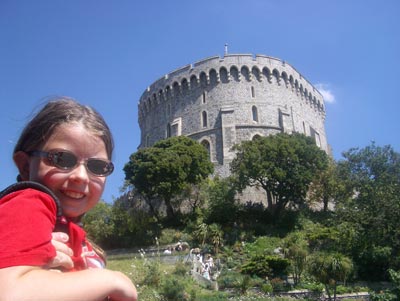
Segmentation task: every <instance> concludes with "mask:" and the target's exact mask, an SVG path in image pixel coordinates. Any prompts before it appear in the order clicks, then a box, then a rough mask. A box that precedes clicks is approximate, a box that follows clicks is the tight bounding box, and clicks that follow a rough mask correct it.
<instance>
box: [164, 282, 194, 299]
mask: <svg viewBox="0 0 400 301" xmlns="http://www.w3.org/2000/svg"><path fill="white" fill-rule="evenodd" d="M161 291H162V293H161V294H162V295H163V296H164V297H165V299H166V300H168V301H189V300H190V295H189V294H188V293H186V291H185V285H184V284H183V283H182V282H180V281H179V280H178V279H176V278H167V279H166V281H165V283H164V284H163V286H162V290H161Z"/></svg>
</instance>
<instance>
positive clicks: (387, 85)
mask: <svg viewBox="0 0 400 301" xmlns="http://www.w3.org/2000/svg"><path fill="white" fill-rule="evenodd" d="M0 43H1V44H0V100H1V110H0V127H1V131H0V142H1V145H2V146H1V148H0V167H1V177H0V187H5V186H6V185H9V184H11V183H13V182H14V180H15V176H16V175H17V171H16V168H15V167H14V165H13V163H12V160H11V157H12V150H13V147H14V144H15V142H16V140H17V139H18V137H19V134H20V132H21V130H22V128H23V126H24V125H25V123H26V122H27V121H28V120H29V117H30V116H31V113H32V111H33V110H34V109H36V108H37V107H38V106H40V105H41V103H42V102H43V98H44V97H47V96H50V95H67V96H71V97H74V98H76V99H78V100H79V101H80V102H82V103H85V104H89V105H92V106H94V107H95V108H96V109H97V110H98V111H100V112H101V113H102V115H103V116H104V117H105V119H106V120H107V122H108V123H109V125H110V127H111V129H112V131H113V133H114V138H115V143H116V148H115V156H114V162H115V165H116V171H115V172H114V174H113V175H111V176H110V177H109V178H108V183H107V188H106V190H105V192H104V194H103V198H104V199H105V200H106V201H107V202H111V201H112V200H113V198H116V197H118V195H119V194H120V193H119V189H120V187H121V186H122V184H123V181H124V173H123V171H122V168H123V166H124V164H125V163H126V162H127V161H128V160H129V155H130V154H131V153H133V152H135V151H136V150H137V146H138V145H139V139H140V130H139V126H138V121H137V102H138V100H139V98H140V96H141V94H142V93H143V91H144V90H145V89H146V88H147V86H149V85H150V84H151V83H152V82H154V81H155V80H157V79H158V78H160V77H162V76H163V75H164V74H166V73H169V72H171V71H173V70H175V69H177V68H179V67H181V66H184V65H186V64H189V63H194V62H196V61H198V60H201V59H203V58H207V57H210V56H214V55H220V56H222V55H223V53H224V44H225V43H227V44H228V45H229V46H228V51H229V53H248V54H263V55H269V56H273V57H277V58H280V59H283V60H285V61H286V62H288V63H289V64H291V65H292V66H293V67H295V68H296V69H297V70H298V71H299V72H300V73H302V75H303V76H305V77H306V78H307V79H308V80H309V81H310V82H311V83H312V84H314V85H315V86H317V87H319V88H320V91H321V92H322V93H324V94H325V101H326V111H327V116H326V132H327V138H328V142H329V144H330V145H331V147H332V149H333V154H334V157H335V159H340V158H341V153H342V152H343V151H347V150H349V149H350V148H352V147H364V146H366V145H369V144H370V143H371V142H372V141H375V142H376V144H377V145H379V146H383V145H388V144H389V145H391V146H392V147H393V148H394V149H395V150H396V151H397V152H400V142H399V133H400V121H399V119H400V116H399V111H400V110H399V109H400V97H399V94H400V93H399V89H398V87H399V76H398V73H399V71H400V58H399V57H400V1H398V0H384V1H382V0H336V1H335V0H302V1H299V0H286V1H280V0H246V1H243V0H202V1H188V0H170V1H164V0H146V1H135V0H119V1H106V0H69V1H65V0H35V1H31V0H0Z"/></svg>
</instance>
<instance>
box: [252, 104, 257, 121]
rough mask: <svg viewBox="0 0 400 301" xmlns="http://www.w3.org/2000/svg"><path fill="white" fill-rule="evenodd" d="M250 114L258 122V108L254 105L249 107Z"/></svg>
mask: <svg viewBox="0 0 400 301" xmlns="http://www.w3.org/2000/svg"><path fill="white" fill-rule="evenodd" d="M251 114H252V117H253V121H255V122H258V110H257V107H256V106H253V107H252V108H251Z"/></svg>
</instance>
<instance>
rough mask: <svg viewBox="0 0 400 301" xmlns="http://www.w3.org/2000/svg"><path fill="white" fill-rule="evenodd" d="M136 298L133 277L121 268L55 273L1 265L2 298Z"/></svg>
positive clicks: (132, 300)
mask: <svg viewBox="0 0 400 301" xmlns="http://www.w3.org/2000/svg"><path fill="white" fill-rule="evenodd" d="M106 297H110V299H111V300H113V301H136V300H137V292H136V288H135V286H134V285H133V284H132V282H131V281H130V279H129V278H128V277H126V276H125V275H124V274H122V273H120V272H114V271H110V270H106V269H89V270H83V271H79V272H71V273H55V272H52V271H48V270H44V269H41V268H38V267H32V266H15V267H8V268H3V269H0V300H7V301H14V300H15V301H22V300H29V301H35V300H37V301H45V300H49V301H50V300H51V301H54V300H57V301H63V300H68V301H73V300H76V301H82V300H86V301H92V300H93V301H97V300H98V301H103V300H104V299H105V298H106Z"/></svg>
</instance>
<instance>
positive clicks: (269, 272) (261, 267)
mask: <svg viewBox="0 0 400 301" xmlns="http://www.w3.org/2000/svg"><path fill="white" fill-rule="evenodd" d="M289 266H290V261H289V260H288V259H286V258H282V257H280V256H274V255H258V256H254V257H253V258H251V259H250V260H249V261H248V262H247V263H245V264H244V265H243V266H242V269H241V270H242V273H245V274H249V275H257V276H258V277H262V278H265V277H280V276H283V275H286V274H287V270H288V268H289Z"/></svg>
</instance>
